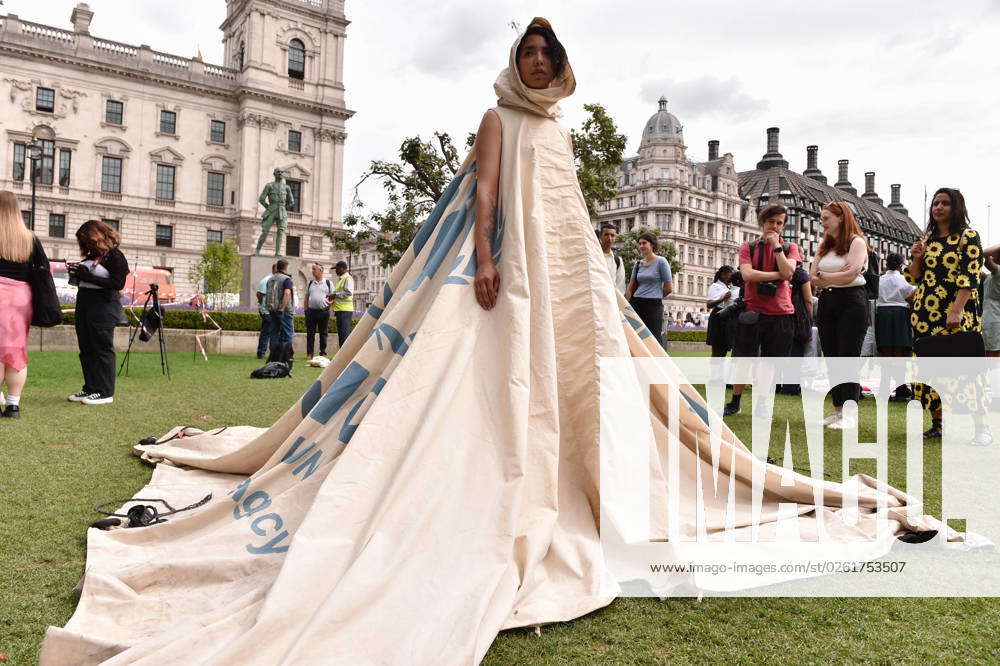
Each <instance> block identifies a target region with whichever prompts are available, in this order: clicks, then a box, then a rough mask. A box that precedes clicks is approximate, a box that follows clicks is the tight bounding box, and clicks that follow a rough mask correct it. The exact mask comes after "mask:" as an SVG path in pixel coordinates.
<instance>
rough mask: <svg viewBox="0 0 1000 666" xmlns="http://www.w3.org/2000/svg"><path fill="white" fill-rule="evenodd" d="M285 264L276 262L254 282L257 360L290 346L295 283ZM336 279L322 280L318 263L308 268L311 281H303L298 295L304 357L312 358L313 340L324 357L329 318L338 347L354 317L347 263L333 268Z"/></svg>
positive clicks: (341, 343) (348, 331) (293, 327)
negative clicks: (302, 318) (303, 324)
mask: <svg viewBox="0 0 1000 666" xmlns="http://www.w3.org/2000/svg"><path fill="white" fill-rule="evenodd" d="M288 271H289V269H288V261H287V260H286V259H279V260H278V261H276V262H275V263H274V264H272V265H271V272H270V273H269V274H267V275H265V276H264V277H262V278H261V279H260V281H259V282H258V283H257V304H258V308H259V312H260V336H259V337H258V339H257V358H259V359H263V358H264V357H265V356H267V355H268V353H269V352H272V353H273V351H274V350H275V349H278V348H279V347H281V346H290V345H291V344H292V343H293V341H294V339H295V320H294V310H295V281H294V280H293V279H292V276H291V274H290V273H289V272H288ZM334 272H335V273H336V280H335V281H331V280H330V279H327V278H325V277H324V276H325V269H324V268H323V266H322V264H318V263H314V264H313V265H312V266H311V267H310V273H311V275H312V278H311V279H310V280H309V281H308V282H306V286H305V290H304V293H303V296H302V310H303V312H304V314H305V319H306V356H307V357H309V358H314V352H315V351H316V341H317V338H318V340H319V354H318V355H319V356H322V357H326V356H327V339H328V338H329V331H330V317H331V314H332V316H333V318H334V323H335V324H336V327H337V340H338V345H339V346H338V348H339V347H343V346H344V342H345V341H346V340H347V336H348V335H349V334H350V332H351V321H352V319H353V317H354V277H353V276H352V275H351V274H350V273H349V272H348V266H347V262H345V261H338V262H337V263H336V264H335V265H334Z"/></svg>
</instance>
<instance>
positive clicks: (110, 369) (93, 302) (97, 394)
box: [67, 220, 129, 405]
mask: <svg viewBox="0 0 1000 666" xmlns="http://www.w3.org/2000/svg"><path fill="white" fill-rule="evenodd" d="M76 242H77V243H78V244H79V246H80V254H81V255H83V261H81V262H80V263H77V264H70V265H69V266H67V268H69V269H70V273H71V275H72V276H73V277H74V279H75V280H77V281H78V282H79V286H80V288H79V290H78V291H77V294H76V318H75V323H76V339H77V343H78V345H79V347H80V366H81V368H82V369H83V389H81V390H80V391H77V392H76V393H74V394H73V395H71V396H69V397H68V398H67V400H69V401H70V402H82V403H83V404H85V405H106V404H108V403H110V402H113V401H114V395H115V324H117V323H118V322H119V321H121V320H122V319H123V318H124V313H123V312H122V304H121V293H120V292H121V290H122V288H123V287H124V286H125V280H126V278H127V277H128V273H129V268H128V261H127V260H126V259H125V255H124V254H122V251H121V250H119V249H118V246H119V244H121V236H119V235H118V232H117V231H115V230H114V229H112V228H111V227H109V226H108V225H106V224H105V223H104V222H101V221H100V220H87V221H86V222H84V223H83V224H82V225H81V226H80V228H79V229H77V230H76Z"/></svg>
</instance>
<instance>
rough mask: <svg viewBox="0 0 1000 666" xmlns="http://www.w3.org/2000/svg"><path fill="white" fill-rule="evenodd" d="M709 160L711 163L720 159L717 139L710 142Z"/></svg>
mask: <svg viewBox="0 0 1000 666" xmlns="http://www.w3.org/2000/svg"><path fill="white" fill-rule="evenodd" d="M708 159H709V160H710V161H711V160H717V159H719V142H718V140H716V139H712V140H711V141H709V142H708Z"/></svg>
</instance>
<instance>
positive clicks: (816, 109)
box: [4, 0, 1000, 242]
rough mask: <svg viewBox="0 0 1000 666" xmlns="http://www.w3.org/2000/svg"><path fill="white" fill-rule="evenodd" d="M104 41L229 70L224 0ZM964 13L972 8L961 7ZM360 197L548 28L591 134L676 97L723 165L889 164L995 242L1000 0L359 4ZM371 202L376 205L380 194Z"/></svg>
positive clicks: (189, 4) (31, 2)
mask: <svg viewBox="0 0 1000 666" xmlns="http://www.w3.org/2000/svg"><path fill="white" fill-rule="evenodd" d="M74 4H75V2H73V1H72V0H45V1H44V2H39V1H38V0H6V1H5V3H4V6H5V9H6V11H8V12H10V13H13V14H18V15H20V17H21V18H23V19H26V20H33V21H37V22H41V23H47V24H51V25H56V26H63V27H69V15H70V12H71V11H72V8H73V6H74ZM90 5H91V8H92V9H93V10H94V11H95V17H94V22H93V24H92V26H91V32H92V33H93V34H95V35H98V36H102V37H107V38H110V39H115V40H118V41H123V42H129V43H135V44H138V43H146V44H149V45H151V46H152V47H153V48H154V49H158V50H162V51H167V52H171V53H176V54H179V55H185V56H191V55H194V54H195V52H196V50H197V49H198V48H199V47H200V48H201V51H202V53H203V54H204V56H205V59H206V61H207V62H215V63H219V62H221V54H222V47H221V33H220V32H219V30H218V26H219V24H220V23H221V22H222V20H223V19H224V18H225V2H224V1H223V0H155V1H151V0H146V1H143V2H137V1H128V2H126V1H125V0H90ZM956 5H958V6H960V7H961V8H962V10H961V11H959V10H957V9H956V8H955V7H956ZM346 12H347V17H348V19H349V20H350V21H351V22H352V23H351V25H350V26H349V27H348V40H347V52H346V72H345V75H344V79H345V84H346V87H347V104H348V106H349V107H350V108H351V109H353V110H354V111H356V112H357V114H356V115H355V116H354V118H353V119H352V120H350V121H349V122H348V124H347V131H348V134H349V138H348V141H347V158H346V173H345V177H344V188H345V202H349V201H350V199H351V196H352V191H353V184H354V182H355V181H356V180H357V178H358V176H359V175H360V173H361V172H362V171H363V170H364V168H365V166H366V164H367V163H368V162H369V161H370V160H372V159H391V158H393V157H394V155H395V150H396V148H397V147H398V145H399V143H400V141H401V139H402V138H403V137H405V136H410V135H413V134H418V133H419V134H422V135H424V136H427V135H429V134H430V133H431V132H433V131H434V130H443V131H448V132H450V133H451V134H452V135H453V136H455V137H464V136H465V134H466V133H467V132H469V131H472V130H475V128H476V127H477V125H478V122H479V120H480V118H481V116H482V113H483V112H484V111H485V110H486V109H487V108H489V107H491V106H493V105H494V104H495V101H496V100H495V97H494V95H493V81H494V79H495V78H496V75H497V74H498V73H499V71H500V70H501V69H502V68H503V67H504V66H505V65H506V63H507V58H508V51H509V48H510V44H511V42H512V41H513V38H514V32H513V31H512V29H511V28H510V27H509V23H510V22H511V21H517V22H518V23H520V24H521V25H522V26H523V25H525V24H526V23H527V22H528V21H530V19H531V18H532V17H533V16H536V15H540V16H544V17H546V18H548V19H549V20H550V21H551V22H552V24H553V27H554V29H555V31H556V34H557V35H558V36H559V38H560V40H561V41H562V42H563V43H564V45H565V46H566V49H567V51H568V53H569V57H570V61H571V62H572V64H573V68H574V71H575V72H576V77H577V81H578V87H577V92H576V94H575V95H574V96H573V97H571V98H569V99H568V100H566V101H565V102H564V103H563V108H564V110H565V111H566V117H565V118H564V122H565V123H566V124H567V125H569V126H571V127H572V126H577V125H579V123H580V122H581V121H582V119H583V104H585V103H590V102H599V103H601V104H603V105H605V106H606V107H607V109H608V111H609V112H610V114H611V116H612V117H613V118H614V119H615V121H616V122H617V123H618V126H619V128H620V129H621V131H623V132H624V133H625V134H626V135H627V136H628V137H629V144H628V151H629V152H630V153H632V152H634V151H635V150H636V149H637V147H638V142H639V138H640V135H641V133H642V128H643V125H644V123H645V121H646V119H647V118H648V117H649V116H650V115H651V114H652V113H653V112H654V111H655V109H656V100H657V98H659V96H660V95H661V94H662V95H665V96H666V97H667V99H668V100H669V109H670V111H671V112H672V113H674V114H675V115H676V116H677V117H678V118H679V119H680V121H681V123H682V124H683V125H684V137H685V140H686V143H687V145H688V147H689V148H688V154H689V156H690V157H692V158H694V159H705V157H706V153H707V148H706V142H707V141H708V139H719V140H720V141H721V143H722V145H721V150H722V152H732V153H733V155H734V158H735V161H736V167H737V169H739V170H746V169H751V168H753V166H754V164H756V162H757V160H758V159H760V156H761V155H762V154H763V152H764V130H765V128H767V127H771V126H777V127H780V128H781V152H782V153H783V154H784V156H785V158H786V159H787V160H788V161H789V162H790V163H791V167H792V168H793V169H795V170H798V171H801V170H803V169H804V168H805V152H806V151H805V147H806V146H807V145H810V144H814V143H815V144H817V145H819V147H820V153H819V156H820V168H821V169H822V170H823V172H824V173H825V174H826V175H827V177H828V178H830V181H831V182H834V181H835V180H836V175H837V160H838V159H844V158H846V159H849V160H850V161H851V164H850V178H851V181H852V182H853V184H854V186H855V187H857V188H858V190H859V191H863V189H864V172H865V171H875V172H876V189H877V190H878V192H879V194H880V195H881V196H882V197H883V199H885V200H886V201H887V202H888V200H889V185H890V183H901V184H902V185H903V189H902V192H903V203H904V204H905V205H906V206H907V208H909V210H910V215H911V217H913V218H914V219H917V220H918V223H921V222H922V220H923V219H925V215H924V214H923V213H922V209H923V201H924V187H925V186H926V187H927V188H928V190H929V191H930V192H933V190H934V189H936V188H937V187H941V186H955V187H959V188H961V189H962V191H963V192H964V193H965V196H966V199H967V201H968V203H969V206H970V211H971V214H972V218H973V223H974V225H975V226H976V227H977V228H978V229H980V231H981V232H983V233H984V234H985V235H986V237H987V238H988V239H989V240H990V241H991V242H1000V229H998V230H997V231H993V230H990V229H987V204H988V203H992V204H993V211H992V226H993V227H994V228H997V227H1000V185H998V182H1000V179H998V176H997V173H996V171H995V163H996V160H997V158H998V157H1000V128H998V127H1000V58H998V57H997V55H996V54H997V51H998V44H1000V0H967V1H964V2H961V3H944V2H940V1H931V0H926V1H925V0H882V1H879V2H862V1H854V0H844V1H841V2H836V3H833V2H830V3H814V2H801V0H761V1H759V2H754V3H748V2H745V1H741V0H701V1H700V2H684V3H681V2H669V1H668V2H657V3H653V2H648V1H643V0H617V1H616V2H608V1H607V0H572V1H570V0H562V1H558V2H557V1H554V0H548V1H546V0H538V1H536V2H522V1H520V0H493V1H491V2H488V3H485V2H471V1H469V0H462V1H458V0H438V1H435V2H413V1H412V0H408V1H405V2H404V1H402V0H366V1H364V2H361V1H357V0H347V4H346ZM362 193H363V195H365V196H368V197H376V196H377V192H376V191H373V190H365V191H363V192H362Z"/></svg>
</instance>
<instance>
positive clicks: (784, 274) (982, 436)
mask: <svg viewBox="0 0 1000 666" xmlns="http://www.w3.org/2000/svg"><path fill="white" fill-rule="evenodd" d="M786 215H787V210H786V209H785V208H784V207H783V206H781V205H769V206H765V207H764V208H763V209H762V210H760V212H759V214H758V220H757V221H758V225H759V226H760V230H761V233H760V237H759V238H757V239H756V240H753V241H750V242H746V243H743V244H742V246H741V247H740V259H739V267H738V268H733V267H731V266H722V267H721V268H720V269H719V270H718V272H717V273H716V275H715V280H714V282H713V284H712V286H711V288H710V289H709V292H708V298H707V302H706V306H707V307H708V308H709V309H710V311H711V315H710V317H709V324H708V334H707V340H706V341H707V344H708V345H709V346H710V347H711V349H712V355H713V356H716V357H720V356H725V355H726V354H728V353H729V352H730V351H731V352H732V355H733V356H734V357H755V356H762V357H789V356H792V357H794V356H805V355H818V354H820V353H821V354H822V355H824V356H828V357H860V356H862V355H865V354H866V353H868V354H869V355H874V354H878V355H879V356H885V357H908V356H912V355H914V354H916V355H917V356H921V355H925V356H940V355H945V354H944V353H943V352H942V351H941V349H942V348H941V347H938V346H936V345H935V344H934V343H935V342H938V341H939V338H937V336H944V335H952V336H954V337H952V338H949V339H948V340H947V344H949V345H952V346H957V347H958V349H957V350H956V349H952V350H950V351H949V352H948V355H954V353H955V352H956V351H958V352H962V353H960V354H958V355H964V356H976V355H979V356H982V355H983V351H982V350H983V349H985V354H986V355H989V356H1000V282H998V281H997V279H996V273H997V270H998V266H997V254H998V252H1000V245H996V246H993V247H989V248H984V247H983V245H982V242H981V240H980V237H979V233H978V232H977V231H976V230H975V229H973V228H972V227H971V223H970V220H969V215H968V210H967V208H966V204H965V199H964V197H963V196H962V193H961V192H960V191H958V190H956V189H952V188H941V189H939V190H938V191H937V192H935V194H934V198H933V199H932V201H931V207H930V211H929V215H928V222H927V226H926V228H925V229H924V233H923V235H922V236H921V238H920V239H919V240H918V241H917V242H915V243H914V244H913V246H912V247H911V248H910V260H909V262H908V263H907V262H905V261H904V258H903V257H902V256H901V255H899V254H898V253H890V254H888V255H887V256H886V257H885V260H884V271H883V272H881V274H880V273H879V269H878V264H879V258H878V257H877V256H876V255H875V253H874V252H873V251H872V250H871V248H870V247H869V245H868V242H867V239H866V237H865V235H864V232H863V231H862V230H861V227H860V225H859V224H858V222H857V219H856V218H855V216H854V213H853V212H852V210H851V208H850V206H849V205H848V204H846V203H843V202H837V201H835V202H831V203H829V204H827V205H826V206H825V207H824V208H823V211H822V214H821V218H820V223H821V225H822V228H823V240H822V242H821V243H820V246H819V249H818V251H817V253H816V256H815V257H814V258H813V259H812V261H811V262H810V265H809V269H808V271H806V270H805V268H804V267H803V261H802V257H801V254H800V251H799V248H798V247H797V246H796V244H795V243H789V242H786V241H782V240H781V236H780V231H781V229H783V228H784V225H785V219H786ZM984 269H985V271H986V272H983V271H984ZM741 283H742V284H741ZM814 330H815V332H816V334H817V337H818V340H815V339H814V336H813V331H814ZM866 336H867V338H870V339H871V340H872V341H873V345H872V346H873V349H872V350H871V352H866V350H865V349H864V345H865V341H866ZM940 342H944V341H940ZM817 343H818V344H817ZM813 350H814V351H813ZM922 350H923V351H922ZM977 350H978V351H977ZM993 379H994V381H992V382H991V384H992V385H993V386H994V387H996V386H1000V383H998V382H997V381H995V380H996V379H997V378H995V377H994V378H993ZM743 389H744V387H743V386H742V385H740V384H736V385H734V386H733V389H732V395H731V398H730V400H729V402H728V403H727V404H726V406H725V410H724V416H732V415H735V414H738V413H740V411H741V396H742V393H743ZM961 390H962V391H964V392H966V393H968V395H967V396H965V397H960V398H959V402H961V403H965V404H968V405H970V407H971V406H973V405H975V406H978V407H979V409H971V408H970V410H969V411H971V412H972V415H973V420H974V422H975V434H974V436H973V439H972V443H973V444H976V445H988V444H990V443H992V441H993V437H992V433H991V432H990V429H989V426H988V425H986V424H985V422H984V420H983V418H982V415H983V413H984V411H985V407H986V403H985V401H986V395H987V392H986V389H985V384H984V383H982V382H970V383H969V386H967V387H963V388H962V389H961ZM778 391H779V392H797V391H798V387H793V386H789V385H779V386H778ZM911 391H912V392H911ZM994 391H996V389H994ZM911 397H915V398H916V399H918V400H920V402H921V405H922V406H923V407H924V409H926V410H928V411H929V412H930V414H931V427H930V428H929V429H928V430H927V431H926V432H924V437H925V438H929V439H930V438H939V437H941V434H942V430H941V398H940V396H939V395H938V394H937V393H936V392H935V391H934V390H933V389H932V388H930V387H928V386H925V385H923V384H920V383H915V384H914V385H913V386H912V389H911V387H909V386H907V385H905V384H901V385H900V386H899V387H896V389H895V391H894V394H893V399H894V400H899V401H907V400H909V399H910V398H911ZM831 398H832V402H833V410H832V411H831V412H830V414H828V415H827V416H826V418H825V419H824V421H823V423H824V425H825V426H826V427H828V428H831V429H843V428H851V427H856V426H857V423H856V422H855V420H854V419H853V418H850V417H847V416H845V414H844V404H845V403H846V402H847V401H849V400H854V401H859V400H860V399H861V386H860V384H858V383H853V382H852V383H842V384H839V385H837V386H834V387H833V388H832V389H831Z"/></svg>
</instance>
